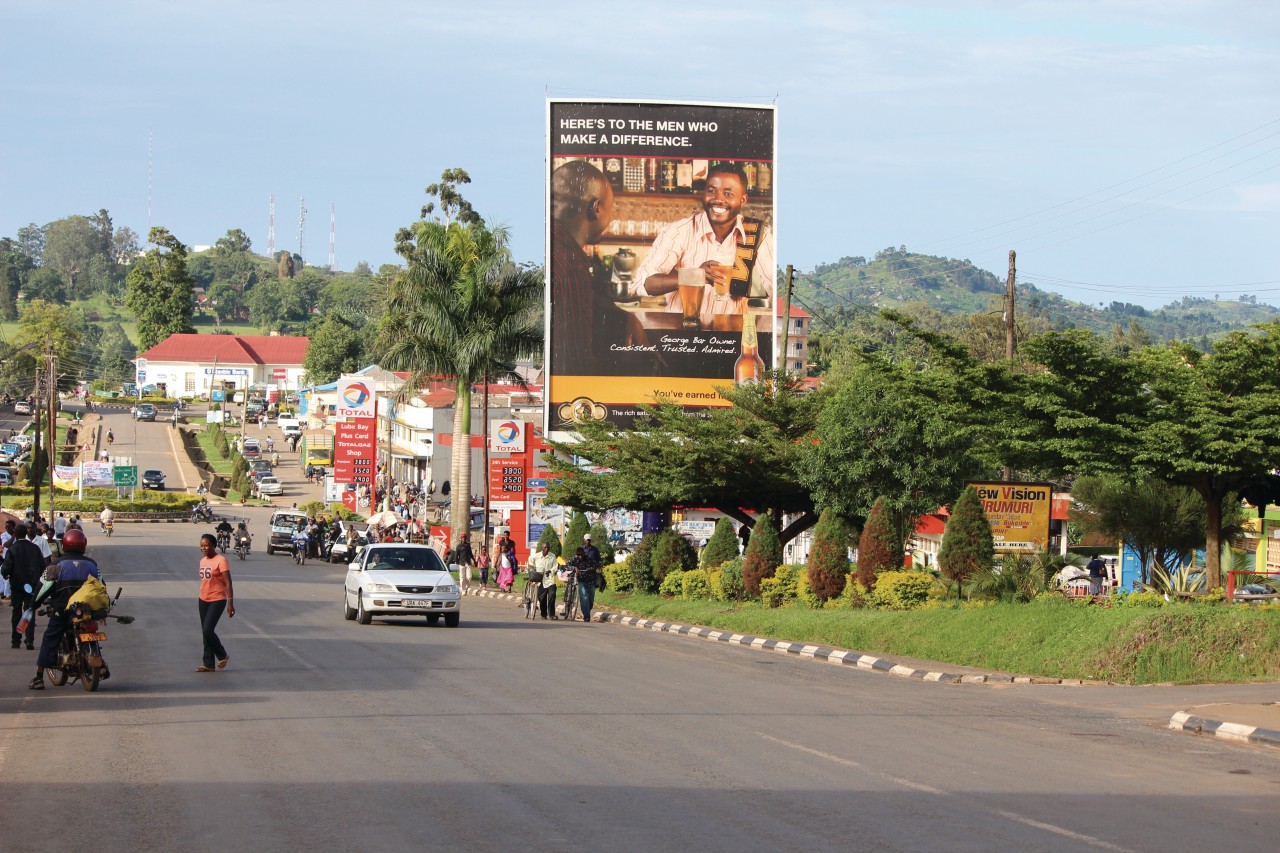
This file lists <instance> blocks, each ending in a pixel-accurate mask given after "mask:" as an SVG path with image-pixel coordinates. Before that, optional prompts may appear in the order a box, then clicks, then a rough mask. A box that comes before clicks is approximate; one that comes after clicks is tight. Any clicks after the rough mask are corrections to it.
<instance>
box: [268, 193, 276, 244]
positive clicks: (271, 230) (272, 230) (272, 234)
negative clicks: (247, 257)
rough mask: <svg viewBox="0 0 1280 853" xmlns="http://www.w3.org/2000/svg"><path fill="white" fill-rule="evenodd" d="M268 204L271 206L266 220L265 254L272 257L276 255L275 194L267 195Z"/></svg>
mask: <svg viewBox="0 0 1280 853" xmlns="http://www.w3.org/2000/svg"><path fill="white" fill-rule="evenodd" d="M269 204H270V206H271V216H270V218H269V219H268V222H267V255H268V257H272V258H274V257H275V256H276V194H275V193H272V194H271V195H270V196H269Z"/></svg>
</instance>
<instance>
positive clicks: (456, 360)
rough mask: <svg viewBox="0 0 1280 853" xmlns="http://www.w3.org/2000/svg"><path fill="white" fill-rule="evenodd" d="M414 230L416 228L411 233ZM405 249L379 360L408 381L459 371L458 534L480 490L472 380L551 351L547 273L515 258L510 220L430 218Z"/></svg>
mask: <svg viewBox="0 0 1280 853" xmlns="http://www.w3.org/2000/svg"><path fill="white" fill-rule="evenodd" d="M405 232H408V236H405ZM397 244H398V250H399V251H401V253H402V254H403V256H404V257H405V258H406V260H407V261H408V268H407V269H405V270H403V271H402V272H401V273H400V274H399V275H397V276H395V277H394V278H393V279H392V280H391V281H390V283H389V285H388V286H387V289H386V293H385V295H384V298H383V300H382V301H383V304H384V305H385V306H386V313H385V314H384V315H383V317H382V320H381V322H380V324H379V327H378V330H377V336H376V350H377V352H378V353H379V362H380V363H381V364H382V366H384V367H386V368H388V369H391V370H407V371H409V372H410V376H409V379H408V380H407V381H406V382H405V384H404V387H405V388H408V389H416V388H421V387H422V386H424V385H425V384H427V382H428V381H430V380H433V379H435V380H438V379H439V378H440V377H441V376H447V377H451V378H452V379H453V382H454V387H455V390H456V396H455V403H454V420H453V447H454V453H453V461H452V471H451V478H450V479H451V481H452V483H453V490H452V492H451V494H450V500H451V502H452V509H451V518H452V519H453V522H452V525H453V536H454V538H455V540H456V539H458V538H460V536H461V534H462V533H463V532H465V531H466V529H467V519H468V518H469V511H468V503H469V501H470V495H471V454H470V452H468V451H467V450H466V448H469V447H470V446H471V439H470V436H471V386H472V385H473V384H475V383H476V382H480V381H483V380H484V378H485V376H486V374H488V375H489V376H493V375H495V373H494V371H495V369H496V368H497V367H498V366H500V365H512V366H514V361H515V360H516V359H518V358H528V357H532V356H534V355H537V354H538V353H541V352H542V327H541V326H540V325H539V324H538V323H537V319H536V318H537V309H538V307H539V306H541V304H542V294H543V281H542V278H541V277H540V276H537V275H534V274H531V273H529V272H527V271H525V270H521V269H519V268H518V267H517V266H516V265H515V264H513V263H512V262H511V257H510V252H509V250H508V248H507V234H506V231H505V230H502V229H498V230H493V231H490V230H489V229H487V228H485V227H484V226H483V225H479V224H464V223H461V222H452V223H449V224H441V223H438V222H432V221H427V220H422V221H419V222H417V223H414V225H413V226H411V227H410V228H408V229H404V230H403V231H402V233H401V235H399V238H398V239H397Z"/></svg>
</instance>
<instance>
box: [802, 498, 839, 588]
mask: <svg viewBox="0 0 1280 853" xmlns="http://www.w3.org/2000/svg"><path fill="white" fill-rule="evenodd" d="M806 571H807V572H808V575H809V587H810V589H812V590H813V594H814V595H815V596H817V598H818V600H819V601H822V602H827V601H830V600H831V599H833V598H835V597H836V596H838V595H839V594H840V593H841V592H843V591H844V586H845V583H846V582H847V581H848V577H849V526H848V525H847V524H846V523H845V521H844V519H842V518H841V517H840V516H839V515H837V514H836V513H835V511H834V510H831V509H824V510H823V511H822V516H821V517H820V518H819V519H818V526H817V527H816V528H814V531H813V550H811V551H810V552H809V565H808V567H807V568H806Z"/></svg>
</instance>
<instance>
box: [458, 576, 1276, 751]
mask: <svg viewBox="0 0 1280 853" xmlns="http://www.w3.org/2000/svg"><path fill="white" fill-rule="evenodd" d="M463 594H464V595H474V596H476V597H479V598H502V599H508V600H511V601H519V600H520V596H518V595H515V594H513V593H507V592H500V591H498V590H489V589H478V590H477V589H470V588H468V589H466V590H464V593H463ZM597 613H598V614H599V618H593V619H592V621H593V622H612V623H614V624H617V625H625V626H627V627H630V628H639V629H641V630H644V631H655V632H657V633H662V634H676V635H679V636H684V637H697V638H699V639H704V640H714V641H716V642H720V643H729V644H731V645H736V646H743V647H745V648H750V649H757V650H762V651H772V652H778V653H780V654H788V655H795V656H797V657H802V658H812V659H813V660H815V661H822V662H824V663H829V664H836V665H840V666H852V667H856V668H857V669H864V670H869V671H872V672H883V673H886V674H888V675H896V676H898V677H899V678H914V679H916V680H918V681H932V682H937V683H939V684H1048V685H1060V686H1064V687H1084V686H1090V685H1101V684H1104V683H1105V682H1101V681H1084V680H1082V679H1079V678H1045V677H1040V676H1031V675H998V674H994V673H975V674H968V675H961V674H958V673H951V672H935V671H931V670H926V669H915V668H914V667H909V666H904V665H902V664H896V663H894V662H893V661H892V660H889V659H888V658H884V657H879V656H877V655H869V654H866V653H864V652H856V651H849V650H847V649H836V648H831V647H828V646H815V645H812V644H808V643H792V642H787V641H785V640H773V639H769V638H766V637H753V636H750V635H749V634H735V633H733V632H732V631H719V630H716V629H713V628H703V627H699V626H696V625H679V624H676V623H673V622H659V621H658V620H656V619H643V618H640V617H637V616H623V615H620V614H617V613H611V612H609V611H607V610H599V609H597ZM1277 737H1280V735H1278V736H1277Z"/></svg>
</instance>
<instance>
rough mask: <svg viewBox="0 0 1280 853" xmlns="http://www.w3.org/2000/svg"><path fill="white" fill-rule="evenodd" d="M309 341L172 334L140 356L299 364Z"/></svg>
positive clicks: (243, 336)
mask: <svg viewBox="0 0 1280 853" xmlns="http://www.w3.org/2000/svg"><path fill="white" fill-rule="evenodd" d="M310 342H311V341H310V339H309V338H305V337H298V336H292V335H183V334H180V335H170V336H169V337H167V338H165V339H164V340H163V341H161V342H160V343H158V344H156V345H155V346H153V347H152V348H151V349H149V350H147V351H146V352H144V353H142V354H141V356H140V357H141V358H145V359H147V360H148V361H179V362H181V361H188V362H194V363H197V364H207V363H210V362H213V361H215V360H216V361H218V362H219V363H220V364H296V365H301V364H302V361H303V359H305V358H306V356H307V345H308V344H309V343H310Z"/></svg>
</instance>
